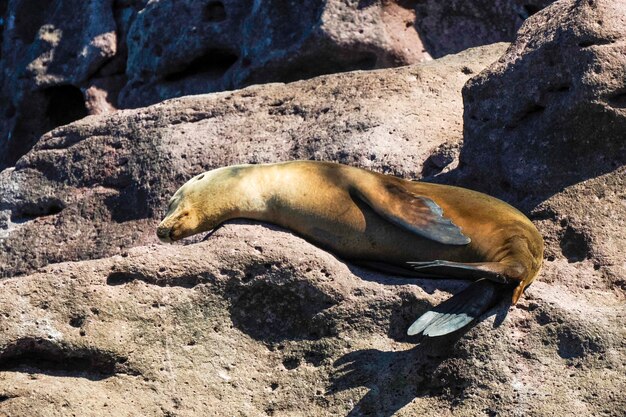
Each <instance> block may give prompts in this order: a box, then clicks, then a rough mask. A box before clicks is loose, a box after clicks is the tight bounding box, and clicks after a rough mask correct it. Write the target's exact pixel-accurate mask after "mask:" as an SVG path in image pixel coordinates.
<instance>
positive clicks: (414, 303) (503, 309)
mask: <svg viewBox="0 0 626 417" xmlns="http://www.w3.org/2000/svg"><path fill="white" fill-rule="evenodd" d="M347 266H348V268H349V269H350V271H351V272H352V273H353V274H354V275H355V276H357V277H359V278H360V279H363V280H365V281H370V282H376V283H378V284H382V285H396V286H397V285H417V286H419V287H420V288H421V289H422V290H423V291H425V292H426V293H427V294H430V295H432V294H434V293H435V291H436V290H439V291H445V292H448V293H451V294H452V295H451V296H450V298H449V299H454V297H456V296H457V294H459V293H461V292H462V291H463V290H464V289H466V288H467V287H468V286H469V285H470V284H471V283H472V281H468V280H461V279H454V278H450V279H435V278H414V277H410V278H409V277H404V276H398V275H384V274H383V273H381V272H378V271H374V270H369V269H364V268H362V267H360V266H355V265H351V264H347ZM512 294H513V290H512V288H510V287H508V286H502V287H501V288H500V289H498V293H497V296H496V297H497V301H496V302H494V303H493V305H492V306H490V307H489V309H488V310H487V311H485V312H484V313H483V314H481V315H480V316H478V317H476V319H474V320H473V321H472V322H471V323H469V324H468V325H467V326H465V327H464V329H471V328H472V327H474V326H476V325H477V324H478V323H480V322H482V321H484V320H485V319H487V318H489V317H491V316H495V319H494V328H497V327H499V326H500V325H501V324H502V323H503V322H504V320H505V319H506V316H507V314H508V311H509V308H510V306H511V300H512ZM401 298H402V301H401V303H400V305H399V306H398V307H397V308H394V309H393V310H392V312H391V317H390V319H389V320H390V326H389V332H388V336H389V337H390V338H392V339H394V340H396V341H400V342H407V341H409V342H412V341H413V342H414V341H415V337H409V336H407V335H406V330H407V329H408V327H409V326H410V325H411V324H412V323H413V322H414V321H415V320H416V319H417V318H418V317H420V316H421V315H422V314H424V313H425V312H427V311H429V310H433V309H436V308H437V305H435V304H432V303H431V302H430V301H429V300H427V299H419V298H416V297H415V296H412V295H411V293H403V294H401Z"/></svg>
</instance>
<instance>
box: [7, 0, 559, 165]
mask: <svg viewBox="0 0 626 417" xmlns="http://www.w3.org/2000/svg"><path fill="white" fill-rule="evenodd" d="M546 2H547V1H544V0H542V1H535V0H532V1H531V0H529V1H528V2H526V3H528V4H526V3H524V4H523V5H522V4H521V3H519V0H515V1H514V0H502V1H499V2H496V3H495V4H492V2H485V1H482V0H473V1H471V2H458V1H455V2H446V4H440V3H441V2H435V1H428V2H425V3H421V2H417V3H415V2H413V1H382V2H379V1H369V0H350V1H341V0H329V1H322V0H315V1H308V2H300V3H298V4H297V6H296V4H295V3H294V4H291V3H289V2H285V1H283V0H269V1H263V2H258V1H257V2H254V1H252V0H236V1H229V2H222V1H219V0H211V1H208V0H207V1H195V0H179V1H175V2H172V1H152V2H148V1H145V0H122V1H115V2H113V1H112V0H105V1H99V0H89V1H78V0H54V1H47V0H15V1H12V2H11V3H10V4H8V3H7V2H6V1H5V2H1V1H0V19H2V20H1V22H6V25H4V24H2V23H0V29H4V30H3V34H2V36H3V44H2V45H3V46H2V51H1V56H2V60H1V61H0V73H1V74H2V79H1V80H0V118H1V119H3V120H4V121H5V123H2V124H1V125H0V169H2V168H4V167H7V166H12V165H14V163H15V161H16V160H17V159H18V158H19V157H20V156H21V155H23V154H24V153H26V152H27V151H28V150H29V149H30V148H31V147H32V146H33V144H34V143H35V142H36V141H37V140H38V139H39V137H40V136H41V135H42V134H43V133H45V132H47V131H49V130H51V129H53V128H55V127H58V126H60V125H64V124H67V123H70V122H72V121H74V120H78V119H80V118H82V117H84V116H85V115H87V114H100V113H103V112H110V111H113V110H114V109H117V108H134V107H142V106H146V105H149V104H153V103H157V102H159V101H162V100H164V99H167V98H172V97H179V96H183V95H190V94H199V93H207V92H215V91H222V90H232V89H237V88H242V87H245V86H248V85H250V84H256V83H266V82H275V81H280V82H288V81H294V80H300V79H305V78H311V77H314V76H317V75H320V74H328V73H335V72H342V71H349V70H355V69H364V70H370V69H375V68H384V67H394V66H400V65H406V64H411V63H417V62H421V61H424V60H428V59H430V54H429V52H430V53H431V54H433V55H435V56H437V57H440V56H443V55H445V54H448V53H452V52H459V51H461V50H462V49H465V48H466V47H469V46H476V45H485V44H490V43H493V42H498V41H510V40H511V39H512V38H513V34H514V33H515V30H516V28H517V27H518V26H519V24H520V23H521V21H522V20H523V18H525V17H526V16H527V15H528V13H530V12H533V11H534V10H535V9H537V8H539V7H540V6H541V5H543V4H544V3H546ZM416 14H417V15H416ZM424 39H425V41H424V42H423V40H424Z"/></svg>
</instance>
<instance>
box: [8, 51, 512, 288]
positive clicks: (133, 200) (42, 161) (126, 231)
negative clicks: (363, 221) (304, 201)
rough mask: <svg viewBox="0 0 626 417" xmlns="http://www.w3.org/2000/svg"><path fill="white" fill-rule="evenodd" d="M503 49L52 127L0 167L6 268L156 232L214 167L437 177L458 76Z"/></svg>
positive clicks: (92, 252) (97, 251) (118, 246)
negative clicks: (310, 164)
mask: <svg viewBox="0 0 626 417" xmlns="http://www.w3.org/2000/svg"><path fill="white" fill-rule="evenodd" d="M504 48H506V45H505V44H497V45H493V46H489V47H483V48H476V49H474V50H469V51H467V52H464V53H462V54H458V55H455V56H450V57H447V58H444V59H441V60H437V61H432V62H429V63H425V64H420V65H417V66H411V67H405V68H400V69H389V70H380V71H374V72H354V73H346V74H338V75H332V76H324V77H319V78H315V79H312V80H308V81H302V82H298V83H293V84H288V85H283V84H270V85H265V86H258V87H250V88H247V89H244V90H240V91H237V92H233V93H220V94H212V95H205V96H195V97H187V98H181V99H175V100H171V101H167V102H164V103H162V104H158V105H155V106H152V107H148V108H145V109H139V110H132V111H131V110H127V111H120V112H118V113H116V114H114V115H104V116H99V117H96V116H91V117H87V118H85V119H83V120H81V121H79V122H76V123H73V124H71V125H68V126H64V127H61V128H58V129H56V130H54V131H52V132H51V133H49V134H46V135H45V136H44V137H43V138H42V139H41V141H40V142H39V143H38V144H37V146H36V147H35V148H34V149H33V151H31V152H30V153H28V154H27V155H26V156H24V157H23V158H22V159H21V160H20V161H19V162H18V164H17V166H16V167H15V168H11V169H6V170H5V171H3V172H2V173H0V192H1V193H2V199H1V200H0V276H10V275H14V274H20V273H26V272H29V271H32V270H33V269H34V268H37V267H40V266H43V265H46V264H48V263H54V262H61V261H67V260H81V259H92V258H99V257H103V256H110V255H113V254H118V253H120V252H121V251H122V250H124V249H125V248H128V247H132V246H137V245H142V244H146V243H149V242H156V236H155V231H154V226H155V224H156V222H157V221H158V219H159V218H160V217H161V215H162V214H163V212H164V210H165V208H166V206H167V200H168V199H169V197H170V196H171V194H172V193H173V192H174V191H176V189H177V188H178V187H179V186H180V185H182V184H183V183H184V182H186V181H187V180H188V179H189V178H191V177H193V176H194V175H196V174H198V173H200V172H203V171H205V170H208V169H211V168H215V167H218V166H223V165H229V164H235V163H260V162H276V161H283V160H292V159H319V160H330V161H338V162H344V163H349V164H353V165H357V166H361V167H365V168H370V169H374V170H377V171H381V172H386V173H391V174H395V175H400V176H403V177H407V178H413V179H415V178H420V177H421V176H422V171H426V173H427V174H434V173H437V172H439V171H441V170H443V169H444V168H445V166H446V165H447V164H448V163H452V162H453V161H454V155H455V154H456V152H457V151H458V150H457V148H456V147H458V142H459V141H460V139H461V135H462V133H461V117H462V107H461V96H460V90H461V87H462V85H463V84H464V83H465V82H466V81H467V79H468V78H469V76H470V74H472V73H478V72H480V71H481V70H482V69H483V68H485V67H486V66H487V65H488V64H490V63H491V62H493V61H494V60H496V59H497V57H498V56H499V55H500V54H501V53H502V52H503V51H504ZM435 115H436V117H435ZM443 150H447V151H448V152H447V153H445V152H444V151H443ZM442 152H443V153H442ZM432 154H435V155H440V154H443V155H447V159H446V157H437V158H434V161H435V162H433V158H431V155H432Z"/></svg>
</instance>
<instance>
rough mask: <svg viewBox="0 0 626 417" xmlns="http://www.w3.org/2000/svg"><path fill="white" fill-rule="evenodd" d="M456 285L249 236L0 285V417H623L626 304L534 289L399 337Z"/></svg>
mask: <svg viewBox="0 0 626 417" xmlns="http://www.w3.org/2000/svg"><path fill="white" fill-rule="evenodd" d="M464 285H465V284H464V283H463V282H460V281H446V280H439V281H438V280H410V279H403V278H399V277H393V276H384V275H379V274H376V273H372V272H369V271H366V270H363V269H360V268H357V267H355V266H353V265H350V264H346V263H343V262H342V261H341V260H338V259H336V258H335V257H333V256H332V255H330V254H328V253H326V252H324V251H322V250H320V249H318V248H316V247H314V246H312V245H310V244H309V243H307V242H305V241H304V240H302V239H300V238H298V237H296V236H293V235H292V234H291V233H288V232H287V231H283V230H280V229H276V228H273V227H271V228H268V227H266V226H263V225H246V224H228V225H226V226H224V227H223V228H221V229H219V230H218V231H217V232H215V233H214V234H213V235H212V236H211V237H210V238H209V239H208V240H207V241H205V242H202V243H198V244H192V245H187V246H182V245H167V246H166V245H158V246H151V247H142V248H134V249H132V250H130V251H129V252H128V253H124V254H122V255H121V256H115V257H112V258H106V259H102V260H96V261H86V262H75V263H63V264H57V265H50V266H48V267H46V268H45V269H44V270H42V271H40V272H38V273H36V274H33V275H30V276H27V277H21V278H11V279H5V280H3V281H0V288H1V291H0V298H1V299H2V302H0V323H1V326H2V333H1V334H0V398H2V401H0V414H3V415H10V416H12V417H19V416H46V417H47V416H56V415H59V416H60V415H63V416H65V415H72V414H74V415H97V416H109V415H110V416H120V415H128V416H132V415H145V416H160V415H176V416H197V415H208V416H222V415H247V416H267V415H274V416H307V415H315V416H334V415H349V416H362V415H368V416H370V415H371V416H391V415H397V416H414V415H425V416H452V415H513V416H527V415H532V416H546V415H606V416H617V415H620V413H621V412H622V411H623V409H624V407H625V406H626V401H625V399H624V396H623V395H622V393H623V391H624V389H626V366H625V363H626V360H625V359H626V344H625V342H624V340H626V330H625V328H624V326H623V322H624V320H625V319H626V308H625V307H624V304H623V300H622V301H620V300H618V299H617V298H615V296H614V295H613V294H612V293H611V292H607V291H605V290H595V291H588V292H582V293H578V294H576V293H572V292H570V291H569V290H567V289H566V288H565V287H563V286H562V285H560V284H558V283H552V284H550V285H548V284H546V283H544V282H538V283H536V284H533V286H532V287H531V288H530V289H529V291H528V292H527V295H526V297H525V298H523V299H522V301H521V302H520V304H519V305H518V306H516V307H514V308H512V309H511V310H510V311H509V313H508V316H506V318H504V316H505V315H506V310H507V308H508V306H506V305H502V306H500V307H498V308H496V309H494V310H493V311H492V315H490V316H489V317H484V318H483V319H484V321H482V322H481V323H479V324H478V325H477V326H475V327H473V328H471V329H469V330H468V331H466V332H465V333H463V334H456V335H452V336H451V337H447V338H440V339H426V340H419V339H414V338H409V337H407V336H405V331H406V328H407V326H408V325H409V324H410V323H411V321H412V320H413V319H414V318H415V317H416V316H417V315H419V314H421V313H423V312H424V311H425V310H426V309H427V308H429V306H430V305H431V304H432V303H436V302H439V301H440V300H442V299H445V298H446V297H448V294H449V292H456V291H458V290H459V289H461V288H463V286H464ZM505 304H506V303H505ZM416 342H417V344H415V343H416Z"/></svg>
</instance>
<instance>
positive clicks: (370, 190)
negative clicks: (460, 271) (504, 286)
mask: <svg viewBox="0 0 626 417" xmlns="http://www.w3.org/2000/svg"><path fill="white" fill-rule="evenodd" d="M351 194H353V195H354V196H356V197H358V198H359V199H360V200H361V201H363V202H364V203H365V204H367V205H368V206H369V207H371V208H372V210H374V211H375V212H376V213H378V214H379V215H380V216H382V217H384V218H385V219H387V220H388V221H390V222H391V223H393V224H395V225H396V226H399V227H402V228H403V229H406V230H408V231H410V232H412V233H415V234H417V235H419V236H421V237H425V238H427V239H431V240H434V241H436V242H439V243H444V244H446V245H467V244H468V243H470V242H471V239H470V238H469V237H467V236H465V235H464V234H463V233H462V232H461V228H459V227H458V226H457V225H456V224H454V223H452V221H451V220H450V219H448V218H446V217H444V216H443V210H442V209H441V207H439V205H437V203H435V202H434V201H433V200H431V199H430V198H428V197H424V196H420V195H416V194H414V193H412V192H410V191H409V190H406V189H405V188H403V187H401V186H399V185H396V184H384V185H383V186H380V187H363V189H361V188H353V189H352V190H351Z"/></svg>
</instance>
